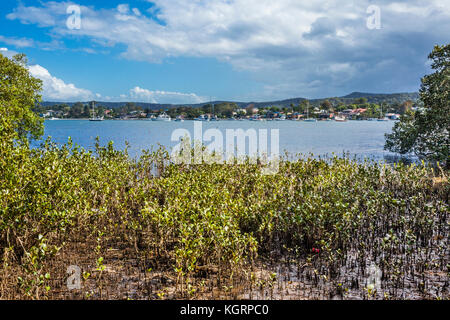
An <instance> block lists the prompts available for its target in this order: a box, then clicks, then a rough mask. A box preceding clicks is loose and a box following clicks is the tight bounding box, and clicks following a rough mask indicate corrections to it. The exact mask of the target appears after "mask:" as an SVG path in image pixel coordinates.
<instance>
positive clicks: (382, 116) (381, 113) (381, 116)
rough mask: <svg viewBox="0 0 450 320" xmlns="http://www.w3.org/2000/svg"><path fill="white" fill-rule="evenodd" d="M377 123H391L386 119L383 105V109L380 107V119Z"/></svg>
mask: <svg viewBox="0 0 450 320" xmlns="http://www.w3.org/2000/svg"><path fill="white" fill-rule="evenodd" d="M377 121H389V119H388V118H386V116H385V115H383V104H381V107H380V117H379V118H378V119H377Z"/></svg>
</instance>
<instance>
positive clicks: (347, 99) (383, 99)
mask: <svg viewBox="0 0 450 320" xmlns="http://www.w3.org/2000/svg"><path fill="white" fill-rule="evenodd" d="M359 98H366V99H367V101H368V102H369V103H377V104H379V103H388V104H392V103H403V102H405V101H407V100H412V101H416V100H417V99H419V93H418V92H412V93H389V94H385V93H364V92H352V93H350V94H348V95H346V96H343V97H330V98H322V99H308V100H309V101H310V103H311V104H312V105H313V106H316V105H319V104H320V103H322V101H324V100H329V101H330V102H331V103H333V104H336V105H337V104H338V103H340V102H342V103H344V104H350V103H353V101H354V100H355V99H359ZM303 100H306V98H291V99H286V100H277V101H266V102H237V101H213V103H214V104H220V103H236V104H237V105H238V106H239V107H246V106H248V105H250V104H252V105H254V107H256V108H263V107H269V106H278V107H289V106H290V105H291V104H294V105H298V104H299V103H300V102H302V101H303ZM130 102H132V101H130ZM64 103H65V104H67V105H69V106H72V105H74V104H75V103H76V102H49V101H45V102H42V103H41V105H42V106H44V107H49V106H53V105H57V104H64ZM83 103H87V102H83ZM126 103H127V102H104V101H99V102H97V104H98V105H101V106H104V107H106V108H112V109H114V108H119V107H121V106H124V105H125V104H126ZM133 103H135V104H136V105H138V106H141V107H142V108H144V109H151V110H160V109H169V108H176V107H181V106H185V107H193V108H197V107H201V106H203V105H205V104H208V103H207V102H205V103H198V104H158V103H145V102H133Z"/></svg>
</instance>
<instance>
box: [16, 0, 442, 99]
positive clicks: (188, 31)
mask: <svg viewBox="0 0 450 320" xmlns="http://www.w3.org/2000/svg"><path fill="white" fill-rule="evenodd" d="M148 2H152V3H153V4H154V5H153V6H152V7H151V9H150V10H149V11H147V12H151V13H152V14H153V15H155V14H156V17H150V16H148V15H144V14H141V12H140V11H139V10H137V9H136V10H135V9H131V10H130V7H129V5H127V4H121V5H119V6H118V7H117V8H113V9H96V8H94V7H92V6H90V7H85V6H84V7H82V28H81V29H80V30H69V29H67V28H66V27H65V19H67V15H66V13H65V8H66V7H67V5H68V2H53V1H51V2H47V3H43V4H42V6H41V7H25V6H23V5H19V7H17V8H16V9H15V10H14V11H13V12H12V13H10V14H8V15H7V17H8V19H17V20H20V21H21V22H22V23H34V24H37V25H39V26H41V27H50V28H52V32H53V34H55V35H58V36H73V37H88V38H89V39H91V40H92V41H93V42H95V44H96V45H100V44H101V43H104V44H105V45H106V44H107V45H108V46H111V45H114V44H121V45H124V46H125V48H126V50H125V51H124V52H123V53H122V56H123V57H125V58H127V59H133V60H141V61H150V62H160V61H162V60H163V59H164V58H166V57H173V56H190V57H214V58H217V59H219V60H221V61H226V62H228V63H230V64H231V65H232V66H233V67H234V68H236V69H238V70H245V71H248V72H250V73H251V74H252V75H253V77H254V80H255V81H257V82H259V83H260V84H262V85H263V87H271V88H275V87H278V88H279V91H278V92H277V93H271V94H276V95H277V97H283V96H286V95H295V94H304V95H325V94H326V93H332V92H336V91H342V90H348V89H347V88H349V87H352V88H354V89H355V90H357V89H358V86H362V85H363V83H364V84H365V85H366V86H365V87H366V88H373V89H375V90H376V88H378V91H383V89H390V90H398V89H400V88H399V87H395V88H393V87H390V88H388V87H382V86H381V85H378V87H377V83H381V82H380V81H379V79H380V78H381V77H390V78H398V79H397V80H398V81H399V84H400V81H402V82H401V83H403V84H404V83H405V81H408V80H405V79H408V78H411V79H414V80H410V81H409V84H410V85H409V88H411V89H412V88H413V86H412V85H411V84H412V83H413V81H415V82H414V83H416V82H417V81H416V80H417V79H416V78H418V77H419V78H420V75H421V74H423V69H418V67H417V65H420V66H423V62H424V61H425V60H426V55H427V53H428V52H429V51H430V50H431V48H432V46H431V45H430V43H433V44H434V43H436V42H438V43H445V42H448V30H450V1H449V0H431V1H422V0H411V1H401V0H398V1H388V0H378V1H377V2H376V5H378V6H379V7H380V9H381V24H382V28H381V29H380V30H369V29H368V28H367V27H366V19H367V17H368V14H367V13H366V9H367V8H368V6H369V5H372V4H374V2H373V1H371V0H359V1H356V0H352V1H340V0H339V1H338V0H328V1H319V0H311V1H298V0H277V1H273V0H233V1H230V0H209V1H188V0H171V1H167V0H152V1H148ZM149 7H150V5H149ZM156 8H157V9H158V10H156ZM158 21H162V22H163V23H162V24H160V23H159V22H158ZM405 54H407V55H408V57H407V58H406V59H405V57H404V55H405ZM389 59H394V60H395V63H396V66H397V69H395V68H394V69H393V68H392V66H391V67H389V68H385V69H383V68H381V69H379V70H373V68H371V66H372V65H376V64H378V63H380V62H382V61H385V60H389ZM324 70H326V72H327V73H326V74H323V73H322V72H324ZM356 71H357V72H356ZM405 71H406V74H405ZM327 78H328V79H331V80H333V79H340V80H339V81H337V82H336V83H331V82H330V81H328V83H327ZM313 81H315V83H322V84H323V85H322V86H310V85H308V83H310V82H313ZM377 81H378V82H377ZM369 83H370V85H369ZM394 83H395V81H394ZM390 84H392V82H390ZM403 86H404V85H403ZM359 89H361V88H359ZM260 94H261V97H263V95H264V94H266V92H264V93H260Z"/></svg>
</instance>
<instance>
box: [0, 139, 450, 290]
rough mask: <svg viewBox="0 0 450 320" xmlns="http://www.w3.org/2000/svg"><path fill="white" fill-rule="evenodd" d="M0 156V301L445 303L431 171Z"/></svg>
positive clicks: (444, 207) (444, 200) (441, 199)
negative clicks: (74, 272) (265, 168)
mask: <svg viewBox="0 0 450 320" xmlns="http://www.w3.org/2000/svg"><path fill="white" fill-rule="evenodd" d="M1 154H2V156H1V158H0V159H1V162H2V163H1V165H0V177H1V178H0V192H1V197H0V210H1V211H0V248H1V250H2V252H1V258H0V259H1V260H0V262H1V270H0V298H1V299H11V298H14V299H17V298H19V299H23V298H27V299H28V298H29V299H44V298H52V299H53V298H94V299H98V298H120V299H122V298H144V299H147V298H150V299H161V298H171V299H173V298H271V297H273V298H353V297H358V298H389V299H391V298H393V299H394V298H411V299H413V298H433V299H434V298H448V297H449V289H448V285H449V272H450V264H449V263H450V262H449V259H448V257H449V252H448V239H449V216H448V209H449V206H448V194H449V184H448V181H447V180H446V177H445V176H444V175H443V173H442V172H434V171H433V170H432V169H430V168H426V167H418V166H414V165H413V166H404V165H402V164H398V165H395V166H393V167H391V166H386V165H382V164H377V163H370V162H366V163H360V164H358V163H356V162H353V161H350V160H348V159H339V158H334V159H330V160H317V159H312V158H310V159H304V160H299V161H283V162H282V163H281V165H280V170H279V172H278V173H277V174H276V175H273V176H267V175H262V174H261V170H260V168H259V167H258V165H252V164H250V163H246V164H243V165H237V164H236V165H220V164H212V165H207V164H202V165H190V166H187V165H175V164H171V163H170V162H169V161H168V155H167V153H166V152H165V151H164V150H162V149H159V150H156V151H154V152H145V153H144V155H143V156H142V157H141V158H140V159H139V160H130V158H129V157H128V155H127V154H126V151H125V152H121V151H117V150H114V148H113V147H112V145H109V146H107V147H101V146H97V150H96V152H95V153H92V152H88V151H85V150H83V149H80V148H78V147H73V146H71V145H70V144H68V145H66V146H63V147H61V148H57V147H55V146H54V145H52V144H51V143H50V142H47V143H46V145H45V146H43V147H42V148H40V149H34V150H32V149H29V148H27V147H26V146H22V147H15V148H9V147H6V146H5V145H2V150H1ZM71 265H76V266H79V267H80V268H81V271H82V273H81V280H82V282H81V288H80V289H74V290H69V289H68V288H67V278H68V277H69V274H67V269H68V267H69V266H71ZM377 275H378V276H379V277H378V276H377ZM377 277H378V278H377ZM372 278H373V279H372ZM371 279H372V280H371ZM376 279H379V280H381V283H380V282H378V280H376Z"/></svg>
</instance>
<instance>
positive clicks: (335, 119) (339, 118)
mask: <svg viewBox="0 0 450 320" xmlns="http://www.w3.org/2000/svg"><path fill="white" fill-rule="evenodd" d="M334 121H337V122H345V121H347V118H346V117H343V116H336V117H334Z"/></svg>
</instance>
